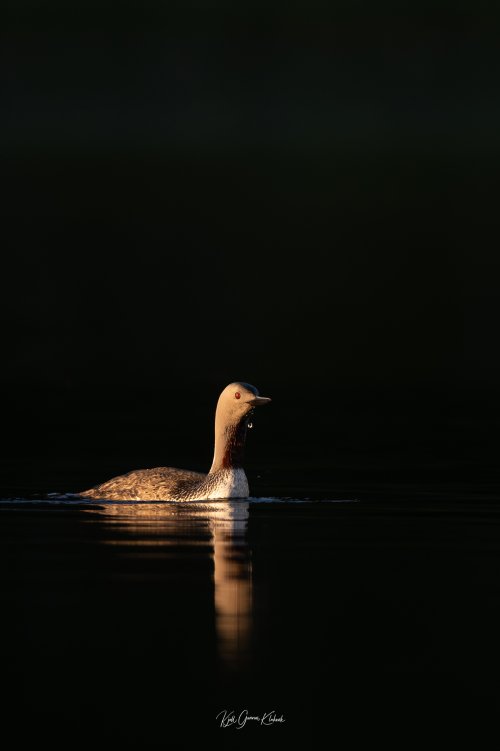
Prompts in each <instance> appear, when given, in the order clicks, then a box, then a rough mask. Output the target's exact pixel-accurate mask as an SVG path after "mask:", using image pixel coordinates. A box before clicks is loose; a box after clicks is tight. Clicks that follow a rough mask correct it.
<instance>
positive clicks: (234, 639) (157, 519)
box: [87, 500, 252, 667]
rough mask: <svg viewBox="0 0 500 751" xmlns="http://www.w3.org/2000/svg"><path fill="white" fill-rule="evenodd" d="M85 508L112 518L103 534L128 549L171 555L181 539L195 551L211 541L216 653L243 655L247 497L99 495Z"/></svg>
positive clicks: (248, 601) (248, 619)
mask: <svg viewBox="0 0 500 751" xmlns="http://www.w3.org/2000/svg"><path fill="white" fill-rule="evenodd" d="M87 510H88V511H90V512H91V513H92V514H97V515H99V516H104V517H105V519H106V522H108V523H111V524H112V528H113V530H114V534H112V535H109V537H107V539H106V544H109V545H115V546H119V547H122V546H123V547H124V548H126V549H128V550H130V546H141V547H145V548H151V546H154V547H155V554H158V553H160V550H161V551H162V552H168V553H171V554H172V555H173V556H174V557H175V546H181V545H182V546H185V545H186V543H187V544H188V545H191V546H193V547H195V546H196V547H197V548H198V551H199V546H200V545H202V546H203V545H206V543H207V542H208V544H210V543H211V547H212V559H213V563H214V573H213V578H214V606H215V627H216V635H217V647H218V654H219V657H220V659H221V660H222V661H223V663H224V664H225V665H226V666H227V667H232V666H234V667H236V666H241V665H242V664H243V663H246V662H247V661H248V660H249V657H250V641H251V632H252V567H251V560H250V551H249V548H248V543H247V539H246V531H247V522H248V516H249V502H248V501H244V500H241V501H240V500H227V501H200V502H193V501H191V502H189V503H182V504H181V503H175V502H160V503H148V502H146V503H145V502H140V503H137V502H127V501H121V502H109V503H108V502H105V501H104V502H102V501H101V502H99V504H98V505H97V504H96V507H95V508H91V507H87ZM207 531H209V537H208V539H207V535H206V533H207ZM123 532H124V533H125V535H123ZM159 549H160V550H159ZM167 549H168V551H167Z"/></svg>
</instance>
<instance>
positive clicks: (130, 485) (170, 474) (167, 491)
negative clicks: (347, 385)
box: [79, 467, 207, 501]
mask: <svg viewBox="0 0 500 751" xmlns="http://www.w3.org/2000/svg"><path fill="white" fill-rule="evenodd" d="M206 477H207V475H206V474H203V472H192V471H191V470H188V469H176V468H175V467H155V468H154V469H134V470H132V472H127V474H126V475H120V476H119V477H113V478H112V479H111V480H107V482H103V483H102V484H101V485H96V486H95V488H90V490H85V491H83V492H82V493H79V495H80V496H82V498H97V499H102V500H108V501H125V500H126V501H168V500H174V499H176V500H180V499H182V498H183V497H185V496H188V497H192V494H193V492H195V490H196V487H197V486H199V485H200V484H201V483H202V482H203V481H204V480H205V478H206ZM195 494H196V493H195Z"/></svg>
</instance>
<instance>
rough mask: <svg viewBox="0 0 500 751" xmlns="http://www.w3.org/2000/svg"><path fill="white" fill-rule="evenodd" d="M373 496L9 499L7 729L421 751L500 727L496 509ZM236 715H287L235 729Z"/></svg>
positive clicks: (457, 497)
mask: <svg viewBox="0 0 500 751" xmlns="http://www.w3.org/2000/svg"><path fill="white" fill-rule="evenodd" d="M361 495H362V496H363V497H362V498H361V500H356V494H355V493H351V496H350V497H349V496H348V495H346V496H345V498H344V499H341V498H338V497H337V498H335V497H334V498H333V499H332V498H328V497H326V496H323V497H321V498H320V497H317V498H316V499H315V500H301V499H300V498H294V499H292V498H289V499H284V498H274V499H271V498H254V499H251V500H250V501H248V502H243V501H233V502H229V501H227V502H218V501H217V502H216V501H212V502H206V503H192V504H182V505H181V504H175V503H162V504H152V503H147V504H134V503H125V502H122V503H99V504H94V505H91V504H88V503H87V504H83V503H79V502H76V501H58V502H57V501H54V502H47V501H40V500H35V499H32V500H24V501H23V500H17V501H7V500H6V501H2V502H1V508H0V519H1V524H0V540H1V542H0V550H1V556H2V563H1V567H0V575H1V579H2V590H1V591H2V628H1V641H0V654H1V664H2V675H3V684H4V688H6V699H4V701H3V703H2V733H3V736H4V737H5V736H6V734H7V733H9V732H13V733H14V736H15V737H16V738H17V739H18V740H19V742H21V741H22V740H23V739H25V738H27V737H28V736H29V737H30V738H32V737H33V736H35V738H36V739H37V741H38V742H41V741H42V740H49V741H51V742H52V743H53V744H57V745H59V744H60V745H65V746H66V747H71V746H72V745H73V743H74V742H76V741H77V740H78V741H79V742H82V741H83V742H84V743H86V744H91V743H94V742H96V741H97V740H99V741H104V742H107V743H109V744H111V745H112V746H113V745H116V746H121V745H123V744H127V743H130V744H134V745H135V746H136V747H144V746H151V747H158V748H167V747H175V748H183V747H186V748H192V747H193V746H194V744H195V743H196V744H198V743H200V742H202V743H208V742H209V741H213V740H215V741H216V742H217V743H218V745H219V746H223V747H225V746H226V745H227V746H230V747H233V746H235V745H236V746H237V747H242V746H243V747H245V746H247V745H248V746H250V745H252V747H253V746H254V745H255V743H258V744H259V745H265V746H269V747H270V746H273V747H275V746H277V747H285V744H286V745H287V746H293V745H295V744H301V743H306V742H307V743H310V742H312V743H313V747H317V745H314V744H319V742H320V739H321V738H324V737H325V734H326V737H328V738H329V739H330V742H331V744H332V745H335V744H336V743H337V742H340V740H341V739H342V740H343V741H344V740H345V739H349V741H350V742H353V743H354V742H356V741H360V740H362V741H363V742H364V743H367V742H368V743H373V742H374V741H375V740H381V741H384V742H385V741H389V740H395V741H396V742H398V743H402V744H403V747H404V745H405V744H406V742H407V741H408V740H410V739H413V738H414V737H415V736H420V737H421V738H422V740H423V741H426V740H428V739H429V738H431V737H432V738H434V737H435V736H436V734H440V735H442V736H443V737H444V738H446V737H448V736H449V734H450V732H451V731H452V730H454V731H456V730H458V731H459V732H460V733H461V732H462V731H465V729H466V728H467V729H472V730H473V732H474V733H476V734H477V733H479V732H482V731H483V730H484V729H485V728H486V727H487V725H488V724H489V723H490V722H492V721H494V720H495V717H496V716H497V712H498V708H499V694H500V691H499V680H500V678H499V668H500V640H499V638H498V636H499V626H500V611H499V602H500V576H499V574H500V535H499V533H500V509H499V508H498V506H497V504H496V501H495V498H493V497H492V496H491V495H489V494H488V493H482V494H479V495H478V494H476V495H475V496H474V495H469V496H468V495H467V494H463V493H462V494H459V493H458V492H455V493H454V494H452V493H449V492H448V493H443V491H441V492H438V491H437V490H436V491H434V492H433V491H432V490H429V489H427V490H426V491H423V490H422V491H421V492H419V493H416V492H415V491H414V492H413V494H412V493H411V492H410V491H409V489H408V488H406V489H403V488H401V487H400V488H399V489H398V488H396V487H393V488H392V489H390V488H388V487H386V488H385V489H384V488H379V491H378V493H375V492H373V494H372V498H371V499H370V498H369V497H367V496H368V495H369V494H367V493H365V494H361ZM223 710H228V711H231V710H233V711H234V712H235V716H236V717H238V716H240V713H241V712H244V711H245V710H247V711H248V714H249V715H250V716H252V717H255V716H258V717H261V718H262V717H263V716H264V715H265V714H266V713H270V712H273V711H274V712H275V713H276V714H275V715H274V717H275V718H279V717H283V719H284V722H274V723H272V720H271V718H269V720H268V722H270V723H271V724H268V725H262V724H260V723H259V722H258V721H256V720H248V721H247V723H246V725H245V726H244V727H241V728H239V729H238V728H237V727H236V725H233V726H229V727H224V728H221V727H220V720H221V718H220V717H219V719H217V715H218V714H219V713H220V712H222V711H223ZM271 717H272V716H271Z"/></svg>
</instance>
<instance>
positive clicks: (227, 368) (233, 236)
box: [0, 2, 500, 493]
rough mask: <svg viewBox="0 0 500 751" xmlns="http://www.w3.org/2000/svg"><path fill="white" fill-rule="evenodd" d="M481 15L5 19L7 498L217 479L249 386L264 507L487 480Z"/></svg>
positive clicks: (488, 32)
mask: <svg viewBox="0 0 500 751" xmlns="http://www.w3.org/2000/svg"><path fill="white" fill-rule="evenodd" d="M492 8H493V5H491V7H490V6H489V5H488V4H486V3H477V2H474V3H472V2H462V3H456V2H455V3H443V2H441V3H428V4H426V3H421V2H420V3H397V4H396V3H394V4H392V3H388V2H383V3H379V4H377V7H373V5H372V4H368V3H363V2H353V3H331V4H329V5H328V6H323V5H318V4H314V3H311V2H303V3H302V2H295V3H285V2H283V3H276V2H275V3H272V4H268V3H266V4H260V5H259V4H256V3H239V4H236V5H235V4H233V3H227V4H225V3H217V4H215V5H213V4H212V5H210V6H208V5H205V4H201V3H199V4H196V3H182V4H178V5H177V4H175V3H169V4H168V7H167V4H163V3H153V2H146V3H141V4H139V3H128V4H125V5H122V6H121V7H120V8H119V9H118V8H117V7H116V6H115V5H111V4H110V3H107V2H100V3H99V4H94V5H92V4H89V3H72V4H71V8H70V9H68V7H67V5H66V4H62V3H61V4H58V3H55V2H50V3H40V2H16V3H15V4H13V3H7V6H6V10H5V12H4V18H3V21H2V24H1V32H0V36H1V49H2V66H1V70H2V73H1V76H2V81H1V85H2V88H1V103H2V125H1V161H2V178H3V179H2V183H3V186H4V188H5V190H6V195H5V197H4V199H3V203H2V209H1V213H2V237H3V240H2V250H3V252H2V257H3V266H4V273H3V274H2V295H1V300H2V339H3V346H2V353H3V357H2V368H1V389H2V394H3V397H4V398H3V403H4V404H3V408H2V422H3V426H4V431H3V432H4V436H5V437H6V438H7V441H6V443H7V447H6V448H5V449H4V452H3V457H2V467H3V475H4V482H3V487H4V492H11V491H15V492H19V491H21V490H23V491H26V492H27V491H30V490H31V491H40V490H78V489H81V488H83V487H88V485H90V484H93V483H96V482H98V481H102V480H104V479H106V477H108V476H109V475H111V474H117V473H119V472H122V471H126V470H128V469H132V468H138V467H142V466H155V465H159V464H160V465H161V464H167V465H168V464H171V465H180V466H186V467H191V468H199V469H203V468H208V466H209V465H210V462H211V457H212V443H211V442H212V420H213V408H214V405H215V401H216V399H217V396H218V393H219V391H220V390H221V389H222V388H223V387H224V386H225V385H226V384H227V383H228V382H230V381H232V380H236V379H242V380H245V381H249V382H251V383H253V384H255V385H256V386H257V387H258V388H259V389H260V390H261V393H263V394H265V395H269V396H271V397H272V398H273V404H272V406H271V407H269V408H268V409H267V410H266V411H265V413H264V411H263V412H262V413H261V414H259V415H258V417H257V420H256V428H257V431H254V433H256V435H254V434H251V435H250V445H249V447H248V465H249V474H250V476H251V478H252V481H253V482H254V483H256V484H254V485H253V487H254V489H255V488H256V489H257V490H258V491H259V492H263V493H265V492H272V491H273V490H275V489H282V490H283V491H284V490H286V489H288V490H290V492H293V490H295V492H298V490H299V489H300V490H301V492H304V489H305V490H307V489H308V488H309V489H310V490H314V489H316V488H319V487H329V488H333V489H335V488H336V489H340V490H342V489H344V488H345V489H347V490H348V492H353V493H354V492H356V491H357V490H358V489H359V487H360V486H361V485H362V484H363V483H364V482H367V483H373V482H380V481H384V482H393V481H404V482H412V483H432V484H433V487H436V483H437V482H439V483H447V484H448V485H449V484H457V483H458V484H463V483H465V484H467V483H468V484H470V483H474V484H475V485H476V486H477V487H482V488H486V489H491V485H492V483H495V482H496V481H497V479H498V471H497V440H496V436H497V426H498V414H499V402H498V387H497V383H498V375H499V366H500V360H499V355H498V341H497V338H498V337H497V322H496V314H497V308H498V294H497V289H498V276H497V272H498V265H499V260H498V252H497V246H498V240H497V225H498V196H497V192H498V191H497V188H498V167H499V145H500V144H499V133H500V107H499V98H498V80H499V74H500V70H499V67H500V66H499V64H498V55H497V52H496V49H497V46H498V34H497V28H496V21H497V18H496V14H495V13H494V12H493V10H492ZM257 475H260V478H259V477H258V476H257ZM259 483H260V484H259ZM464 487H465V486H464Z"/></svg>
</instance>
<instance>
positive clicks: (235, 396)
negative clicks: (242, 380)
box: [234, 391, 241, 399]
mask: <svg viewBox="0 0 500 751" xmlns="http://www.w3.org/2000/svg"><path fill="white" fill-rule="evenodd" d="M240 396H241V394H240V392H239V391H237V392H236V394H235V395H234V398H235V399H239V398H240Z"/></svg>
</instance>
